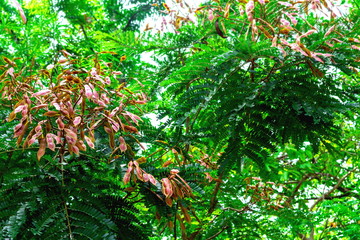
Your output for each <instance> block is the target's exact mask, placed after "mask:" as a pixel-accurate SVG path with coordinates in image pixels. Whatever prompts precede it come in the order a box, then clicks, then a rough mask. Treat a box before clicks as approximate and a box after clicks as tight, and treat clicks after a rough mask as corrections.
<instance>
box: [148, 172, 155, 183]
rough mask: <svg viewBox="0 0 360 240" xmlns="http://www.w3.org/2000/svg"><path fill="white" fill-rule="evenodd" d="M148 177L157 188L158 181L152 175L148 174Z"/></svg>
mask: <svg viewBox="0 0 360 240" xmlns="http://www.w3.org/2000/svg"><path fill="white" fill-rule="evenodd" d="M148 176H149V181H150V182H151V183H152V184H153V185H154V186H156V183H157V181H156V179H155V178H154V176H153V175H151V174H148Z"/></svg>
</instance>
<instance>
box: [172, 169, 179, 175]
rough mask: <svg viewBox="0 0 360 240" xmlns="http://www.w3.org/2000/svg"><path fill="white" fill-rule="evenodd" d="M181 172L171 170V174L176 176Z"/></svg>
mask: <svg viewBox="0 0 360 240" xmlns="http://www.w3.org/2000/svg"><path fill="white" fill-rule="evenodd" d="M179 172H180V171H179V170H177V169H171V170H170V174H172V175H176V174H178V173H179Z"/></svg>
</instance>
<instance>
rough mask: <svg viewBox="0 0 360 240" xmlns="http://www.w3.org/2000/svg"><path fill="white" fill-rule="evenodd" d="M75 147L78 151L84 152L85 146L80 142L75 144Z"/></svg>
mask: <svg viewBox="0 0 360 240" xmlns="http://www.w3.org/2000/svg"><path fill="white" fill-rule="evenodd" d="M76 147H78V148H79V150H80V151H86V145H85V143H84V142H83V141H82V140H78V141H77V142H76Z"/></svg>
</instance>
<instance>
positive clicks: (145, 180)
mask: <svg viewBox="0 0 360 240" xmlns="http://www.w3.org/2000/svg"><path fill="white" fill-rule="evenodd" d="M143 179H144V182H148V181H149V180H150V177H149V174H147V173H144V174H143Z"/></svg>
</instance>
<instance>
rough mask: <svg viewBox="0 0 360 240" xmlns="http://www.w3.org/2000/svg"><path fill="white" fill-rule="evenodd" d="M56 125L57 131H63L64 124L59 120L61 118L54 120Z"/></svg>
mask: <svg viewBox="0 0 360 240" xmlns="http://www.w3.org/2000/svg"><path fill="white" fill-rule="evenodd" d="M56 123H57V125H58V127H59V129H61V130H62V129H64V127H65V124H64V122H63V121H62V120H61V118H58V119H56Z"/></svg>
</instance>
